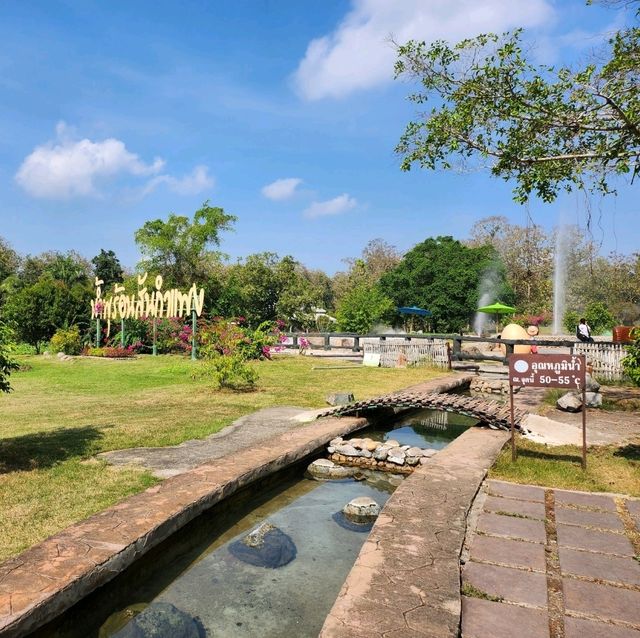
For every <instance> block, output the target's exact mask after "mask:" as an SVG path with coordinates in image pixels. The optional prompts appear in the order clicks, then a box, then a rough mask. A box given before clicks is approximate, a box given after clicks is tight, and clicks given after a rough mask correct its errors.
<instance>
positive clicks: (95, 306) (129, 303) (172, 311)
mask: <svg viewBox="0 0 640 638" xmlns="http://www.w3.org/2000/svg"><path fill="white" fill-rule="evenodd" d="M146 282H147V273H144V275H138V291H137V293H134V294H131V295H129V294H127V293H126V292H125V288H124V286H123V285H122V284H114V285H113V295H111V296H110V297H105V298H103V297H102V284H103V283H104V282H103V281H102V280H101V279H98V278H97V277H96V281H95V286H96V297H95V299H92V300H91V318H92V319H97V318H100V319H104V320H105V321H107V322H109V323H110V322H111V321H113V320H117V319H140V318H143V317H182V316H189V315H190V314H191V312H192V311H195V313H196V315H198V317H199V316H200V315H201V314H202V309H203V307H204V289H203V288H200V290H198V289H197V287H196V284H193V285H192V286H191V288H189V290H188V291H187V292H182V291H180V290H178V289H177V288H173V289H172V290H165V291H163V290H162V276H161V275H158V276H157V277H156V278H155V280H153V285H152V286H151V290H150V289H149V286H147V285H145V284H146Z"/></svg>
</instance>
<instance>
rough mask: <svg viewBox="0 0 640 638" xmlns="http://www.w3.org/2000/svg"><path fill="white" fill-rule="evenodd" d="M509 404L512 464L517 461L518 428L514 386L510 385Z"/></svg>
mask: <svg viewBox="0 0 640 638" xmlns="http://www.w3.org/2000/svg"><path fill="white" fill-rule="evenodd" d="M509 403H510V406H511V462H512V463H513V462H515V460H516V426H515V419H514V416H513V386H512V385H511V384H509Z"/></svg>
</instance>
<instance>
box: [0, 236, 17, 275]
mask: <svg viewBox="0 0 640 638" xmlns="http://www.w3.org/2000/svg"><path fill="white" fill-rule="evenodd" d="M19 265H20V257H19V256H18V253H17V252H16V251H15V250H13V248H11V246H10V245H9V243H8V242H7V241H6V240H5V239H4V238H2V237H0V284H1V283H2V282H3V281H4V280H5V279H6V278H7V277H8V276H9V275H13V273H15V272H16V271H17V270H18V266H19Z"/></svg>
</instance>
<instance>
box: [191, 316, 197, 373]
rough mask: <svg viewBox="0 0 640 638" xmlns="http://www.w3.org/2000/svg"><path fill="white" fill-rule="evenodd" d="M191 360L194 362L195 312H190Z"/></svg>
mask: <svg viewBox="0 0 640 638" xmlns="http://www.w3.org/2000/svg"><path fill="white" fill-rule="evenodd" d="M191 360H192V361H195V360H196V311H195V310H192V311H191Z"/></svg>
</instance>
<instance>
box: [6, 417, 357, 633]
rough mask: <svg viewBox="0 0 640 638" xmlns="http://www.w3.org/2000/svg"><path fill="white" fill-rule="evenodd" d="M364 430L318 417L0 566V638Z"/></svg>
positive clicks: (53, 612)
mask: <svg viewBox="0 0 640 638" xmlns="http://www.w3.org/2000/svg"><path fill="white" fill-rule="evenodd" d="M367 424H368V421H367V420H366V419H362V418H342V419H323V420H322V421H316V422H315V423H313V424H312V425H309V426H305V427H300V428H297V429H295V430H292V431H290V432H288V433H286V434H284V435H281V436H278V437H275V438H273V439H270V440H268V441H266V442H264V443H263V444H262V445H261V446H260V447H255V448H250V449H247V450H246V451H244V452H243V454H240V455H230V456H226V457H223V458H220V459H217V460H216V461H215V464H211V465H202V466H200V467H198V468H196V469H195V470H192V471H190V472H187V473H185V474H181V475H179V476H176V477H173V478H171V479H167V480H166V481H164V482H163V483H161V484H160V485H157V486H155V487H152V488H150V489H148V490H146V491H145V492H142V493H141V494H136V495H135V496H132V497H130V498H128V499H126V500H125V501H123V502H121V503H119V504H117V505H115V506H113V507H110V508H109V509H107V510H105V511H103V512H100V513H99V514H96V515H94V516H91V517H90V518H88V519H86V520H85V521H82V522H80V523H77V524H75V525H72V526H71V527H68V528H67V529H65V530H63V531H62V532H60V533H59V534H56V535H55V536H51V537H50V538H48V539H47V540H45V541H44V542H42V543H40V544H39V545H35V546H34V547H32V548H31V549H28V550H27V551H26V552H23V553H22V554H20V555H19V556H17V557H15V558H13V559H9V560H7V561H5V562H4V563H2V564H0V635H1V636H2V637H3V638H17V637H19V636H25V635H26V634H27V633H29V632H30V631H33V630H34V629H36V628H37V627H40V626H41V625H43V624H45V623H47V622H49V621H50V620H52V619H53V618H55V617H56V616H58V615H59V614H61V613H63V612H64V611H65V610H67V609H68V608H69V607H71V606H72V605H73V604H75V603H76V602H78V601H79V600H81V599H82V598H83V597H85V596H86V595H87V594H89V593H91V592H92V591H93V590H95V589H97V588H98V587H100V586H101V585H104V584H105V583H107V582H109V581H110V580H111V579H112V578H114V577H115V576H117V575H118V574H119V573H120V572H121V571H123V570H124V569H126V568H127V567H129V566H130V565H131V564H132V563H133V562H134V561H136V560H137V559H138V558H140V556H142V555H143V554H145V553H146V552H147V551H148V550H150V549H151V548H152V547H154V546H156V545H158V544H159V543H161V542H162V541H164V540H165V539H167V538H168V537H169V536H171V535H172V534H173V533H175V532H176V531H178V530H179V529H180V528H181V527H183V526H184V525H186V524H187V523H189V522H190V521H192V520H193V519H195V518H196V517H197V516H198V515H199V514H201V513H202V512H204V511H205V510H207V509H209V508H210V507H212V506H213V505H215V504H216V503H218V502H220V501H221V500H222V499H224V498H226V497H228V496H230V495H231V494H233V493H234V492H236V491H238V490H239V489H241V488H242V487H245V486H247V485H249V484H250V483H253V482H254V481H256V480H258V479H260V478H263V477H266V476H269V475H271V474H273V473H275V472H277V471H278V470H280V469H282V468H284V467H287V466H289V465H291V464H292V463H295V462H296V461H299V460H301V459H303V458H305V457H306V456H309V455H310V454H313V453H315V452H318V451H320V450H321V449H322V448H323V447H324V446H325V445H326V443H327V441H329V440H331V439H332V438H334V437H336V436H341V435H345V434H349V433H350V432H353V431H354V430H358V429H361V428H363V427H365V426H366V425H367Z"/></svg>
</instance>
